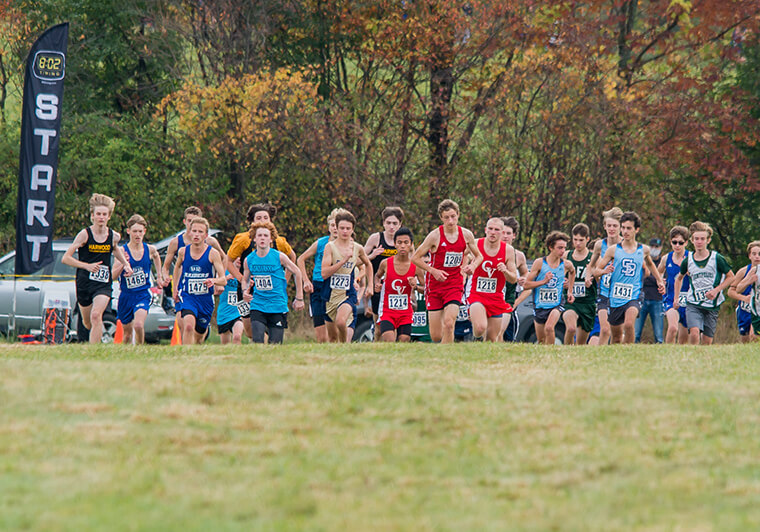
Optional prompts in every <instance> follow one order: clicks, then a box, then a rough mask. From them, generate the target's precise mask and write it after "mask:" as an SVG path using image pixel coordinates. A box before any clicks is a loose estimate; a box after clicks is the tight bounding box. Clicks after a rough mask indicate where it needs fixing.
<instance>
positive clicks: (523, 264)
mask: <svg viewBox="0 0 760 532" xmlns="http://www.w3.org/2000/svg"><path fill="white" fill-rule="evenodd" d="M501 221H502V222H504V232H503V233H502V234H501V240H502V242H506V243H507V245H509V246H514V241H515V239H516V238H517V231H518V230H519V229H520V223H519V222H518V221H517V219H516V218H515V217H514V216H506V217H503V218H502V219H501ZM512 249H514V261H515V265H516V266H517V275H518V277H517V282H515V283H510V282H509V281H507V284H506V285H504V301H506V303H507V305H509V306H508V307H507V312H506V313H505V314H504V321H503V323H502V326H501V328H502V338H504V339H505V340H506V339H507V338H506V336H507V328H508V327H509V324H510V322H511V321H512V320H515V323H514V324H513V325H512V327H511V328H510V330H512V331H515V332H516V331H517V330H518V329H519V328H520V323H519V320H518V319H517V313H516V312H515V310H516V309H517V306H518V303H517V301H516V300H517V287H518V286H519V287H520V290H522V288H523V286H522V285H523V284H525V276H527V275H528V261H527V260H526V259H525V253H523V252H522V251H518V250H517V249H515V248H514V247H513V248H512ZM521 283H522V284H521ZM523 292H525V293H524V297H522V296H523V294H522V293H521V294H520V296H521V297H522V299H521V300H520V301H521V302H522V300H523V299H525V297H527V296H528V295H529V292H526V291H523Z"/></svg>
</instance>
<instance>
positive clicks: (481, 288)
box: [475, 277, 496, 294]
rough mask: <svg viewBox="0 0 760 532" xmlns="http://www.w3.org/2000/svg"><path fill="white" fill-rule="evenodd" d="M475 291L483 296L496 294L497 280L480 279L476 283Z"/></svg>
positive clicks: (491, 278) (490, 278) (489, 278)
mask: <svg viewBox="0 0 760 532" xmlns="http://www.w3.org/2000/svg"><path fill="white" fill-rule="evenodd" d="M475 291H476V292H480V293H482V294H495V293H496V279H494V278H493V277H478V279H477V282H476V283H475Z"/></svg>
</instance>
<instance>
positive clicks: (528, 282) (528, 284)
mask: <svg viewBox="0 0 760 532" xmlns="http://www.w3.org/2000/svg"><path fill="white" fill-rule="evenodd" d="M541 263H542V260H541V259H536V260H534V261H533V266H531V268H530V272H528V277H527V278H526V279H525V288H526V289H527V290H531V289H533V288H535V287H537V286H544V285H545V284H546V283H548V282H549V281H550V280H551V278H552V276H551V275H550V274H551V272H549V274H547V275H546V277H544V279H543V280H541V281H536V277H538V274H539V273H541Z"/></svg>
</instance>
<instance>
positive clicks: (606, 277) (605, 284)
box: [602, 273, 612, 288]
mask: <svg viewBox="0 0 760 532" xmlns="http://www.w3.org/2000/svg"><path fill="white" fill-rule="evenodd" d="M611 280H612V274H611V273H605V274H604V275H602V286H603V287H604V288H609V287H610V281H611Z"/></svg>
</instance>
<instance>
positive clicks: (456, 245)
mask: <svg viewBox="0 0 760 532" xmlns="http://www.w3.org/2000/svg"><path fill="white" fill-rule="evenodd" d="M457 233H458V236H457V240H456V242H449V241H448V240H447V239H446V234H445V233H444V232H443V226H442V225H441V226H439V227H438V234H439V236H440V241H439V243H438V249H436V250H435V253H430V266H431V267H432V268H435V269H437V270H441V271H444V272H446V273H447V274H448V277H447V278H446V280H445V281H436V280H435V278H434V277H433V276H432V275H426V276H425V278H426V280H427V284H428V287H430V285H433V286H442V285H446V286H462V285H463V284H464V278H463V277H462V270H461V267H462V260H463V259H464V252H465V250H466V249H467V241H466V240H465V239H464V233H463V231H462V228H461V227H459V226H457Z"/></svg>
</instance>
